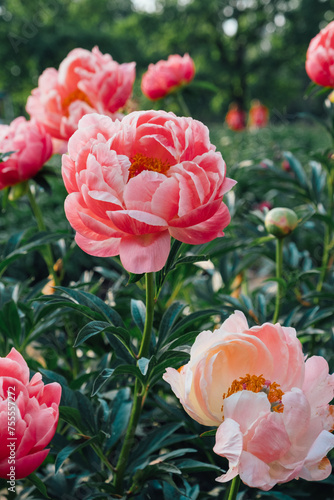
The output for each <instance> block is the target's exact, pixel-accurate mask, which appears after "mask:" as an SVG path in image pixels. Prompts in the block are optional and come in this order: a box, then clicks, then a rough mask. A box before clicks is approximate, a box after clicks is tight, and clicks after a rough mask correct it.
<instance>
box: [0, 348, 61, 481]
mask: <svg viewBox="0 0 334 500" xmlns="http://www.w3.org/2000/svg"><path fill="white" fill-rule="evenodd" d="M60 397H61V386H60V385H59V384H58V383H57V382H53V383H51V384H47V385H44V383H43V382H42V375H41V374H40V373H35V375H34V376H33V377H32V379H31V380H30V381H29V368H28V365H27V363H26V362H25V360H24V359H23V357H22V356H21V354H20V353H19V352H18V351H16V349H14V348H13V349H12V350H11V351H10V353H9V354H8V355H7V356H6V357H5V358H1V357H0V477H1V478H4V479H8V478H9V475H10V473H11V472H12V471H13V469H12V467H14V471H15V473H14V476H15V478H16V479H21V478H23V477H26V476H28V475H29V474H31V473H32V472H34V470H35V469H37V467H39V466H40V465H41V463H42V462H43V461H44V460H45V458H46V456H47V454H48V453H49V451H50V450H48V449H45V447H46V446H47V445H48V444H49V443H50V441H51V439H52V438H53V436H54V433H55V432H56V428H57V423H58V416H59V411H58V406H59V402H60ZM12 460H13V461H12Z"/></svg>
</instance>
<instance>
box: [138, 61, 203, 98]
mask: <svg viewBox="0 0 334 500" xmlns="http://www.w3.org/2000/svg"><path fill="white" fill-rule="evenodd" d="M194 76H195V64H194V61H193V60H192V58H191V57H190V56H189V54H185V55H184V56H183V57H182V56H179V55H178V54H174V55H171V56H169V57H168V59H167V61H163V60H162V61H159V62H157V63H156V64H150V65H149V67H148V70H147V72H146V73H144V75H143V78H142V82H141V89H142V92H143V94H145V95H146V97H148V98H149V99H151V100H152V101H155V100H157V99H161V98H162V97H165V96H166V95H167V94H169V93H170V92H172V91H174V90H175V89H177V88H178V87H181V86H183V85H187V84H188V83H190V82H191V80H192V79H193V78H194Z"/></svg>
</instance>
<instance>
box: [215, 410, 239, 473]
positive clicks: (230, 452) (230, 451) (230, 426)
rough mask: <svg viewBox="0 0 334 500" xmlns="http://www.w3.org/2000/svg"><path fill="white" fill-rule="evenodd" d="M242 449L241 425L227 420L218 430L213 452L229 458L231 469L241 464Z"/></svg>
mask: <svg viewBox="0 0 334 500" xmlns="http://www.w3.org/2000/svg"><path fill="white" fill-rule="evenodd" d="M242 449H243V435H242V432H241V430H240V426H239V424H238V423H237V422H236V421H235V420H233V419H231V418H225V420H224V422H223V423H222V424H220V426H219V427H218V429H217V433H216V443H215V445H214V447H213V451H214V452H215V453H216V454H217V455H220V456H221V457H225V458H227V460H228V461H229V467H230V468H234V467H236V466H237V465H238V463H239V460H240V456H241V453H242ZM217 480H218V479H217ZM225 480H226V479H225Z"/></svg>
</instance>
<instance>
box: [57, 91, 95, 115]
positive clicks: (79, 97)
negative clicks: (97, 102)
mask: <svg viewBox="0 0 334 500" xmlns="http://www.w3.org/2000/svg"><path fill="white" fill-rule="evenodd" d="M74 101H84V102H86V103H87V104H88V105H89V106H91V107H92V104H91V102H90V100H89V99H88V97H87V96H86V94H85V93H84V92H82V90H80V89H75V90H73V92H71V93H70V94H68V96H67V97H65V99H64V100H63V102H62V106H63V110H64V113H65V114H66V115H67V116H68V114H69V111H68V108H69V107H70V105H71V104H72V102H74Z"/></svg>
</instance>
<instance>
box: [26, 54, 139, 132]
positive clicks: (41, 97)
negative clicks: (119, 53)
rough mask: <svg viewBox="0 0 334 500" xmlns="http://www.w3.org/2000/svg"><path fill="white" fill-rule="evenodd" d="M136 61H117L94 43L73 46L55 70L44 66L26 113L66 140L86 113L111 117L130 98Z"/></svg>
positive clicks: (114, 117) (116, 113) (29, 99)
mask: <svg viewBox="0 0 334 500" xmlns="http://www.w3.org/2000/svg"><path fill="white" fill-rule="evenodd" d="M134 80H135V63H134V62H132V63H126V64H118V63H117V62H116V61H114V60H113V59H112V57H111V56H110V55H109V54H102V53H101V52H100V51H99V49H98V48H97V47H94V48H93V50H92V51H91V52H90V51H89V50H85V49H81V48H77V49H74V50H72V51H71V52H70V53H69V54H68V56H67V57H66V58H65V59H64V60H63V61H62V63H61V64H60V66H59V70H58V71H57V70H56V69H54V68H47V69H46V70H45V71H44V72H43V73H42V75H41V76H40V77H39V80H38V88H36V89H34V90H33V91H32V94H31V96H30V97H29V98H28V101H27V111H28V113H29V114H30V115H31V116H32V117H34V118H36V119H37V120H38V121H39V122H41V123H43V124H44V126H45V128H46V130H47V131H48V132H49V133H50V134H51V135H52V137H54V138H56V139H62V140H68V139H69V138H70V137H71V135H72V134H73V132H75V130H76V129H77V127H78V122H79V120H80V118H82V116H83V115H85V114H87V113H94V112H98V113H103V114H105V115H108V116H110V117H112V118H113V119H116V118H121V117H122V115H121V114H120V113H119V111H120V110H121V108H123V107H124V106H125V104H126V102H127V100H128V99H129V98H130V95H131V92H132V86H133V82H134Z"/></svg>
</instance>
